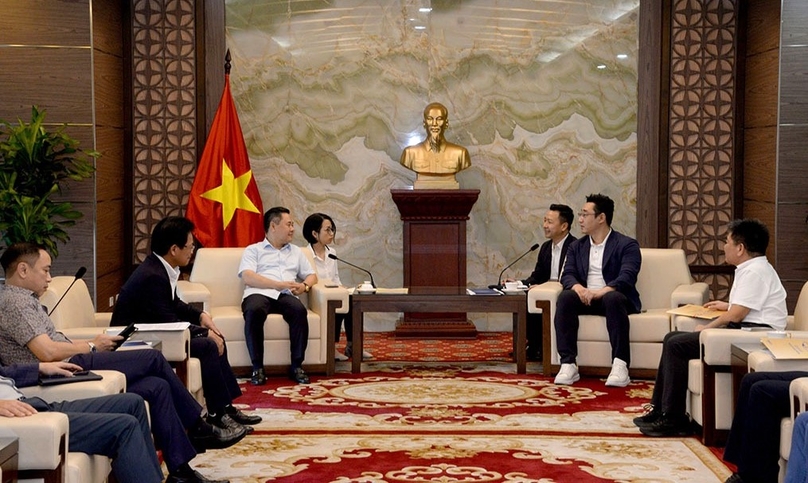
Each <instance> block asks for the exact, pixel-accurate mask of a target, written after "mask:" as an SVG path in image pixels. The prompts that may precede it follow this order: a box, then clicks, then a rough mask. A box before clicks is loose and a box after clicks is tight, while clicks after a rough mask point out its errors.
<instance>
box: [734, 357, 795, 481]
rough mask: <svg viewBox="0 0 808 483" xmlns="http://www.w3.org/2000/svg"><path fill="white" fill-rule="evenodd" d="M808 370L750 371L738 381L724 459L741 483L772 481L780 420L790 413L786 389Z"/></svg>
mask: <svg viewBox="0 0 808 483" xmlns="http://www.w3.org/2000/svg"><path fill="white" fill-rule="evenodd" d="M806 376H808V372H802V371H792V372H751V373H749V374H747V375H745V376H744V378H743V381H741V390H740V392H739V393H738V400H737V401H736V403H735V416H734V417H733V418H732V429H730V432H729V439H728V440H727V447H726V448H725V449H724V459H725V460H727V461H729V462H731V463H735V464H736V465H738V473H740V475H741V478H743V480H744V481H745V482H747V481H748V482H749V483H758V482H759V483H769V482H772V483H776V482H777V476H778V474H779V472H780V465H779V464H778V461H779V460H780V420H781V419H783V418H785V417H788V415H789V414H790V412H791V401H790V400H789V393H788V388H789V386H790V385H791V381H793V380H794V379H797V378H800V377H806Z"/></svg>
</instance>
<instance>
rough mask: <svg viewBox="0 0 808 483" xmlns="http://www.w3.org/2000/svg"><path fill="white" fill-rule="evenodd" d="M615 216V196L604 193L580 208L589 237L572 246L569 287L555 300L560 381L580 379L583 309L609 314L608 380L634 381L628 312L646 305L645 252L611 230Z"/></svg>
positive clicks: (620, 383) (624, 383)
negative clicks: (641, 279)
mask: <svg viewBox="0 0 808 483" xmlns="http://www.w3.org/2000/svg"><path fill="white" fill-rule="evenodd" d="M613 215H614V201H612V200H611V198H609V197H608V196H605V195H602V194H592V195H589V196H587V197H586V203H585V204H584V207H583V209H582V210H581V211H580V212H579V213H578V223H579V224H580V227H581V233H583V235H588V236H582V237H581V238H579V239H578V240H576V241H575V242H573V243H572V244H571V245H570V247H569V250H568V251H567V260H566V263H565V265H564V271H563V274H562V275H561V284H562V285H563V286H564V290H563V291H562V292H561V294H559V296H558V300H557V302H556V313H555V321H554V323H555V329H556V345H557V347H558V354H559V356H560V357H561V369H560V370H559V372H558V375H556V378H555V383H556V384H563V385H570V384H573V383H575V382H576V381H578V380H579V379H580V378H581V377H580V375H579V374H578V366H577V364H576V358H577V356H578V326H579V319H578V316H579V315H584V314H593V315H603V316H605V317H606V330H608V332H609V342H610V343H611V345H612V370H611V372H610V373H609V377H608V378H607V379H606V385H607V386H616V387H625V386H627V385H628V384H629V382H631V379H630V378H629V375H628V366H629V364H630V363H631V359H630V357H631V353H630V350H629V320H628V316H629V314H635V313H638V312H639V311H640V310H641V308H642V306H641V303H640V294H639V293H638V292H637V288H636V284H637V274H638V273H639V272H640V265H641V264H642V255H641V254H640V245H639V244H638V243H637V240H635V239H633V238H631V237H628V236H626V235H623V234H621V233H618V232H617V231H615V230H613V229H612V227H611V224H612V217H613Z"/></svg>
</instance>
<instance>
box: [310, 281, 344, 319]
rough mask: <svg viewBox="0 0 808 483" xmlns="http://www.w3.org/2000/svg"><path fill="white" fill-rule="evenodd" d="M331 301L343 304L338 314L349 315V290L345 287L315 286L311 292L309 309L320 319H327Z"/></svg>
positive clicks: (318, 284)
mask: <svg viewBox="0 0 808 483" xmlns="http://www.w3.org/2000/svg"><path fill="white" fill-rule="evenodd" d="M329 300H339V301H341V302H342V307H340V308H338V309H337V310H336V313H338V314H347V313H348V289H346V288H345V287H326V286H325V285H323V284H320V283H317V284H314V286H313V287H312V288H311V291H310V292H309V308H310V309H311V310H312V311H313V312H317V313H318V314H319V315H320V317H325V316H326V310H327V308H328V301H329Z"/></svg>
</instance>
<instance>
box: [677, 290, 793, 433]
mask: <svg viewBox="0 0 808 483" xmlns="http://www.w3.org/2000/svg"><path fill="white" fill-rule="evenodd" d="M687 319H688V318H686V317H685V318H681V319H677V322H678V323H679V324H680V325H679V326H678V327H679V328H680V330H681V328H682V327H683V326H684V327H686V328H689V327H692V325H693V324H692V322H691V321H690V320H687ZM787 330H789V331H797V332H792V335H795V336H797V337H808V332H805V333H803V332H800V331H808V283H806V284H805V285H803V287H802V290H801V291H800V297H799V299H798V300H797V305H796V307H795V309H794V315H793V316H789V317H788V325H787ZM767 332H768V331H766V330H753V331H745V330H727V329H707V330H704V331H702V332H701V335H700V336H699V342H700V344H701V359H693V360H691V361H690V363H689V365H688V376H687V377H688V381H687V392H688V394H687V404H688V411H689V412H690V417H691V418H692V419H693V420H694V421H695V422H697V423H698V424H700V425H701V427H702V440H703V442H704V444H705V445H708V446H715V445H718V444H720V443H722V442H723V441H724V440H726V438H727V435H728V434H729V429H730V427H731V426H732V416H733V414H734V404H735V401H734V397H733V394H734V393H733V386H732V375H731V362H732V361H731V358H732V355H731V347H732V344H738V343H743V342H757V341H760V339H761V338H763V337H766V333H767ZM748 367H749V369H750V370H752V371H788V370H802V369H800V368H801V367H804V361H803V362H802V364H800V362H797V361H776V360H775V359H773V358H772V357H771V355H768V354H766V353H764V352H755V353H752V354H751V355H750V356H749V359H748ZM711 388H712V389H711ZM710 389H711V390H710Z"/></svg>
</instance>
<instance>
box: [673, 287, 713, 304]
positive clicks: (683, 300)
mask: <svg viewBox="0 0 808 483" xmlns="http://www.w3.org/2000/svg"><path fill="white" fill-rule="evenodd" d="M709 296H710V287H709V286H708V285H707V284H706V283H704V282H696V283H691V284H689V285H679V286H678V287H676V288H675V289H674V290H673V293H671V308H672V309H675V308H676V307H679V306H680V305H685V304H696V305H702V304H704V303H705V302H707V300H708V297H709Z"/></svg>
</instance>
